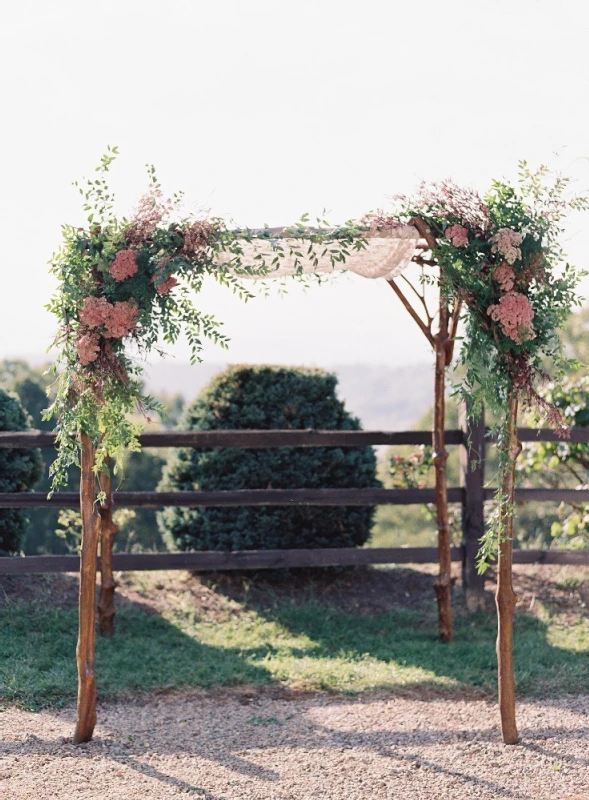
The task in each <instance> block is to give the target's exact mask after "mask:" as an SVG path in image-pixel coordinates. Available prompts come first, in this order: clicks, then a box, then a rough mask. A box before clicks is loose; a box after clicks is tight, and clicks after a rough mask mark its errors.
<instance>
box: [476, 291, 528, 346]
mask: <svg viewBox="0 0 589 800" xmlns="http://www.w3.org/2000/svg"><path fill="white" fill-rule="evenodd" d="M487 314H488V315H489V316H490V317H491V319H492V320H494V321H495V322H498V323H499V324H500V325H501V330H502V331H503V333H504V334H505V336H509V338H510V339H513V341H514V342H516V344H522V342H526V341H529V340H530V339H534V338H535V336H536V333H535V331H534V326H533V324H532V322H533V319H534V309H533V308H532V305H531V303H530V301H529V300H528V298H527V297H526V296H525V294H519V292H508V293H507V294H504V295H503V297H501V298H500V300H499V302H498V303H497V304H495V305H491V306H489V308H488V309H487Z"/></svg>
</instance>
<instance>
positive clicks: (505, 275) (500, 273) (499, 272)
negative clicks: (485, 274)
mask: <svg viewBox="0 0 589 800" xmlns="http://www.w3.org/2000/svg"><path fill="white" fill-rule="evenodd" d="M493 277H494V278H495V280H496V281H497V283H498V284H499V287H500V289H501V291H502V292H511V290H512V289H513V284H514V282H515V272H514V271H513V270H512V269H511V267H510V266H509V264H507V263H505V264H501V265H500V266H498V267H497V268H496V269H495V271H494V272H493Z"/></svg>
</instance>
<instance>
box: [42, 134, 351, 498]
mask: <svg viewBox="0 0 589 800" xmlns="http://www.w3.org/2000/svg"><path fill="white" fill-rule="evenodd" d="M117 154H118V151H117V148H116V147H115V148H109V149H108V151H107V153H106V154H105V155H104V156H103V158H102V160H101V163H100V165H99V166H98V167H97V173H98V174H97V176H96V177H95V178H93V179H91V180H87V181H86V182H85V184H84V185H79V184H76V186H78V189H79V192H80V194H81V195H82V197H83V199H84V210H85V211H86V212H88V217H87V223H88V224H87V227H85V228H77V227H73V226H67V225H66V226H64V227H63V245H62V248H61V250H60V251H59V252H58V253H57V255H55V256H54V258H53V260H52V263H51V270H52V272H53V274H54V275H56V277H57V279H58V281H59V285H58V289H57V292H56V294H55V296H54V297H53V299H52V300H51V302H50V304H49V306H48V307H49V309H50V310H51V311H52V312H53V313H54V314H55V315H56V316H57V318H58V321H59V329H58V332H57V335H56V337H55V341H54V347H56V348H57V349H58V350H59V351H60V352H59V357H58V360H57V363H56V365H55V372H56V374H57V376H58V378H57V385H58V390H57V396H56V400H55V402H54V404H53V405H52V407H51V408H50V409H48V412H47V416H48V417H50V416H52V415H54V416H55V417H57V435H58V445H59V452H58V458H57V459H56V461H55V462H54V464H53V466H52V474H53V489H54V490H55V489H56V488H57V487H58V486H60V485H62V484H65V483H66V480H67V470H68V467H69V466H70V465H71V464H74V463H75V464H78V463H79V459H78V443H77V438H78V435H79V433H80V431H81V430H83V431H84V432H85V433H87V434H88V435H89V436H90V438H91V439H92V441H93V442H94V445H95V459H96V460H95V471H96V472H99V471H100V470H101V469H103V468H104V465H105V461H106V460H107V459H110V458H112V459H114V460H115V463H118V464H119V465H120V464H121V462H122V456H123V453H124V451H125V449H138V442H137V436H138V433H139V432H140V430H141V427H142V425H141V424H138V423H136V422H133V420H132V418H131V417H132V416H133V415H137V413H139V414H142V415H144V416H147V415H148V414H149V413H150V412H153V411H155V410H157V404H156V403H155V401H154V400H153V398H151V397H149V396H146V395H145V394H144V391H143V385H142V382H141V374H142V370H141V365H140V363H139V360H140V359H141V358H142V357H144V356H145V354H146V353H148V352H149V351H151V350H154V349H155V350H157V351H158V352H160V353H161V352H162V351H161V343H174V342H175V341H176V340H177V339H178V337H179V336H180V334H181V332H182V331H183V332H184V333H185V335H186V337H187V339H188V342H189V344H190V347H191V350H192V361H193V362H194V361H195V360H197V359H198V358H199V351H200V350H201V347H202V341H203V339H209V340H211V341H213V342H215V343H217V344H219V345H221V346H223V347H226V346H227V341H228V340H227V338H226V336H224V334H223V333H222V330H221V326H220V324H219V322H218V321H217V320H215V318H214V317H213V316H211V315H208V314H204V313H203V312H202V311H200V310H199V309H198V308H197V307H196V306H195V305H194V297H195V295H196V294H197V293H198V292H199V290H200V289H201V287H202V285H203V281H204V279H205V277H206V276H207V275H211V276H212V277H213V279H214V280H216V281H218V282H219V283H221V284H223V285H226V286H228V287H229V288H231V289H232V290H233V291H234V292H236V293H238V294H239V295H240V296H241V297H242V298H244V299H246V300H247V299H249V298H250V297H251V296H252V295H251V293H250V292H249V291H248V290H246V289H245V288H244V287H243V285H242V284H241V283H240V281H239V278H240V276H244V275H248V274H250V275H251V274H256V275H265V274H269V275H270V274H271V273H272V270H274V269H276V268H277V267H278V266H279V264H280V261H281V259H282V258H291V259H292V258H293V256H294V257H295V259H302V257H303V252H302V249H303V248H304V251H305V252H304V255H305V257H306V258H311V259H313V258H317V256H318V255H319V254H320V255H322V256H324V255H325V252H329V254H330V257H331V262H332V264H333V263H335V262H336V261H343V260H345V257H346V255H348V253H349V248H351V247H356V248H361V247H363V246H364V244H363V243H364V240H363V239H362V237H361V235H360V233H359V231H358V230H356V229H355V228H354V227H353V226H350V227H343V228H339V229H337V230H336V231H334V230H333V229H328V227H327V223H325V222H320V225H319V227H318V228H313V229H311V228H309V227H308V226H307V224H306V223H307V218H303V220H302V221H301V222H300V223H297V225H295V226H293V227H292V228H290V229H288V238H289V241H290V244H289V245H287V244H284V242H283V241H282V240H281V239H277V240H272V251H271V252H272V256H271V258H270V257H264V256H262V255H256V256H254V257H253V258H252V262H251V263H246V258H245V256H244V243H245V242H246V241H251V240H252V238H254V237H256V238H270V237H271V235H272V234H271V232H270V231H267V232H266V231H265V230H262V231H257V232H251V231H248V230H230V229H229V228H228V227H227V225H226V224H225V222H224V221H223V220H221V219H219V218H207V217H204V218H194V217H191V218H181V217H180V216H179V205H180V202H181V199H182V197H181V195H174V197H173V198H172V199H167V198H166V197H164V195H163V192H162V189H161V186H160V184H159V183H158V180H157V177H156V174H155V171H154V169H153V167H149V168H148V174H149V178H150V185H149V189H148V191H147V193H146V194H145V195H144V196H143V197H142V198H141V200H140V201H139V204H138V206H137V208H136V210H135V211H134V212H133V214H132V215H131V216H130V218H129V219H126V218H123V219H119V218H117V217H116V215H115V212H114V196H113V194H112V193H111V191H110V189H109V187H108V184H107V181H106V178H105V173H107V172H108V171H109V167H110V165H111V164H112V162H113V160H114V159H115V157H116V156H117ZM293 241H294V243H293ZM301 272H302V270H301Z"/></svg>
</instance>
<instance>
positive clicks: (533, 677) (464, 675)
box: [217, 568, 589, 696]
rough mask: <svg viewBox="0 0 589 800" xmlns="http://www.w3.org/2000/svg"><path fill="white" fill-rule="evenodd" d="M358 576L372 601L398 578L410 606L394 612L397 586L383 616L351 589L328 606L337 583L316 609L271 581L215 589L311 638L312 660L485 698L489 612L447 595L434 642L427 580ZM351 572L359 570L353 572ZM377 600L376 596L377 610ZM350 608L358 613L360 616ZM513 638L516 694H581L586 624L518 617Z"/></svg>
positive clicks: (492, 675)
mask: <svg viewBox="0 0 589 800" xmlns="http://www.w3.org/2000/svg"><path fill="white" fill-rule="evenodd" d="M364 572H365V578H366V575H368V580H369V584H370V586H369V589H368V592H370V593H371V595H374V594H375V593H376V594H378V590H379V588H380V589H383V588H385V587H386V588H388V587H389V586H390V583H391V581H394V580H395V576H398V578H399V583H400V584H401V587H406V588H408V587H412V590H411V592H407V591H405V592H404V593H405V594H406V595H408V600H409V604H410V605H412V606H413V608H403V607H400V606H397V605H396V604H397V602H398V601H399V599H400V595H402V594H403V589H402V588H401V590H399V589H398V588H397V589H396V591H395V593H394V594H393V597H392V598H391V599H392V602H391V599H389V601H388V610H386V611H380V610H379V611H375V608H378V607H379V604H378V601H377V602H376V603H375V601H374V600H371V601H370V602H369V604H368V607H367V608H368V610H369V611H370V610H372V611H373V613H366V602H365V594H366V591H367V590H366V589H365V590H363V591H362V592H360V593H358V590H357V589H354V590H353V591H352V592H351V593H350V594H351V596H350V597H348V598H347V603H340V605H343V606H344V608H343V609H342V608H338V607H337V605H338V604H337V603H336V604H334V603H333V602H331V599H333V598H334V597H335V598H337V596H338V592H339V593H340V594H341V591H342V586H341V583H342V576H340V577H339V578H337V577H336V578H335V580H334V582H333V584H332V585H330V588H329V594H328V596H327V602H325V603H323V602H322V595H323V596H325V593H322V592H319V593H317V592H315V594H313V592H310V593H308V594H307V596H306V598H305V602H303V603H301V602H300V601H299V600H298V599H296V598H295V597H294V596H293V595H292V593H290V592H288V590H286V591H285V589H284V587H283V586H282V585H281V584H280V583H275V581H276V577H272V578H270V579H266V580H265V581H264V583H263V587H262V588H260V586H259V585H258V586H255V587H252V586H251V583H250V582H249V580H246V581H245V583H244V585H243V586H244V588H243V589H242V591H241V592H240V591H239V587H236V586H235V581H233V585H231V582H228V583H227V584H226V585H225V587H224V586H223V582H221V583H220V584H219V585H218V586H217V590H218V591H221V592H223V591H226V593H227V594H228V595H229V596H231V597H233V598H234V599H240V600H241V602H243V603H244V605H245V606H246V607H247V608H249V609H250V610H252V611H255V612H256V613H257V614H260V615H262V616H263V617H264V618H265V619H266V620H268V621H271V622H273V623H275V624H277V625H279V626H281V627H284V628H285V629H286V630H288V631H289V632H290V633H291V634H294V635H296V636H304V637H306V638H307V639H309V640H310V641H312V642H313V643H314V648H313V651H312V655H313V657H314V658H316V659H322V658H325V659H334V658H336V659H337V658H341V659H346V660H347V661H349V662H356V663H359V662H362V661H363V660H367V659H370V660H373V661H377V662H380V663H381V664H389V665H391V666H400V667H403V668H406V669H407V670H408V674H409V675H410V674H411V668H414V669H417V670H419V671H420V672H422V673H423V672H425V673H426V674H427V675H429V676H431V677H430V678H427V677H425V676H424V677H423V678H422V679H420V680H419V679H418V680H410V681H409V682H408V683H404V682H403V681H400V682H399V687H398V688H399V690H400V691H403V689H405V690H407V689H410V690H415V689H418V688H422V689H424V690H428V689H429V690H431V689H434V690H437V691H438V692H439V691H442V692H443V691H457V690H458V691H469V690H470V691H473V690H474V691H475V692H478V693H483V694H487V695H488V694H493V695H494V694H495V692H496V686H497V661H496V655H495V637H496V631H497V628H496V618H495V613H494V609H493V610H491V611H486V612H479V613H477V614H467V613H465V611H464V610H463V608H462V606H461V597H460V592H459V591H455V592H454V598H453V604H454V611H455V641H454V642H453V643H452V644H450V645H447V644H442V643H441V642H440V641H439V638H438V629H437V624H438V623H437V612H436V607H435V603H434V602H433V601H432V599H431V596H430V594H429V593H430V591H431V588H430V587H431V582H432V578H431V576H429V575H424V574H423V573H422V572H419V571H416V570H411V569H406V568H403V569H394V570H387V571H380V570H370V569H369V570H368V571H364ZM360 573H361V571H360V570H359V571H358V573H357V574H360ZM370 573H372V577H371V578H370ZM387 573H388V574H387ZM238 580H239V579H238ZM343 580H344V583H345V584H347V585H349V583H350V576H349V575H348V577H346V576H343ZM358 594H360V597H358ZM409 595H410V597H409ZM401 599H402V598H401ZM489 599H491V598H489ZM386 603H387V601H386V599H385V600H384V602H383V598H382V595H381V597H380V607H381V608H382V607H383V606H385V604H386ZM493 605H494V604H493ZM346 606H347V607H346ZM363 607H364V610H363V611H362V609H363ZM357 608H360V609H361V611H360V613H359V612H358V611H357V610H356V609H357ZM514 636H515V668H516V683H517V690H518V692H519V693H520V694H524V695H528V696H543V695H544V696H546V695H549V694H554V693H556V694H566V693H571V694H575V693H587V686H588V685H589V620H588V619H587V618H586V617H585V618H584V619H580V620H579V621H578V622H577V623H576V624H574V625H572V626H566V625H563V624H562V623H559V621H558V619H555V620H550V621H548V622H545V621H543V620H541V619H539V618H538V617H537V616H533V615H531V614H529V613H526V612H524V611H519V612H518V613H517V614H516V621H515V632H514ZM440 679H442V680H440ZM322 688H328V689H329V688H331V687H329V686H325V687H322ZM373 688H379V687H378V686H376V687H373ZM383 688H389V687H388V686H387V687H383ZM346 691H350V692H354V688H353V686H349V687H346Z"/></svg>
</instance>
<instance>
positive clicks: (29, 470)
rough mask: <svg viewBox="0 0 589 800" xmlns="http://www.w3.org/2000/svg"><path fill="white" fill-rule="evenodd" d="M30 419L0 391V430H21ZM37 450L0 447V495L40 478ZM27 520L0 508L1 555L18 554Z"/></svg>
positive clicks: (15, 511) (16, 402)
mask: <svg viewBox="0 0 589 800" xmlns="http://www.w3.org/2000/svg"><path fill="white" fill-rule="evenodd" d="M29 428H30V419H29V416H28V414H27V413H26V411H25V410H24V408H23V407H22V405H21V403H20V401H19V399H18V398H17V397H16V396H15V395H12V394H9V393H8V392H5V391H4V390H3V389H0V431H24V430H27V429H29ZM42 463H43V462H42V460H41V452H40V451H39V450H37V449H33V450H31V449H21V448H10V449H4V448H0V492H26V491H30V490H31V489H32V488H33V486H34V485H35V483H36V482H37V481H38V480H39V478H40V477H41V470H42ZM27 524H28V518H27V515H26V514H25V512H24V511H22V510H21V509H12V508H6V509H0V552H1V553H2V554H3V555H6V554H8V553H18V552H19V549H20V543H21V540H22V537H23V534H24V532H25V530H26V527H27Z"/></svg>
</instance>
